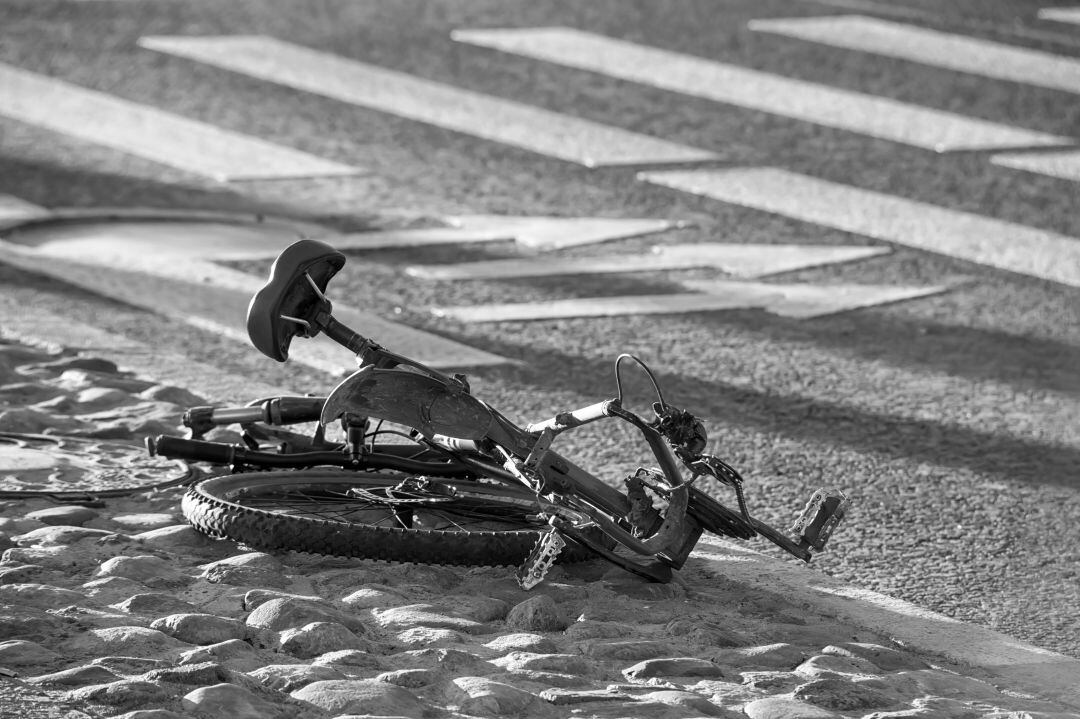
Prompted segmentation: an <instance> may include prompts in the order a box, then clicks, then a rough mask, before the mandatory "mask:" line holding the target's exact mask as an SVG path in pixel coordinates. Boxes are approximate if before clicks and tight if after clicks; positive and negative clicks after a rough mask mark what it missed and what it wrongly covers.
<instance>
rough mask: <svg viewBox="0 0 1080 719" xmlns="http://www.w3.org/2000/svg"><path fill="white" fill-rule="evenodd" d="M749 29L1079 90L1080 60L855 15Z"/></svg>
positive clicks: (760, 23)
mask: <svg viewBox="0 0 1080 719" xmlns="http://www.w3.org/2000/svg"><path fill="white" fill-rule="evenodd" d="M749 27H750V29H751V30H757V31H760V32H768V33H775V34H779V35H784V36H787V37H794V38H798V39H800V40H808V41H811V42H818V43H824V44H826V45H831V46H834V47H840V48H846V49H850V50H861V51H863V52H869V53H874V54H876V55H886V56H889V57H896V58H901V59H903V60H910V61H912V62H916V63H920V64H923V65H930V66H933V67H940V68H945V69H948V70H958V71H960V72H966V73H971V74H974V75H982V76H984V77H989V78H994V79H998V80H1010V81H1012V82H1019V83H1025V84H1028V85H1034V86H1038V87H1046V88H1050V89H1054V90H1064V91H1066V92H1075V93H1080V60H1077V59H1076V58H1071V57H1063V56H1061V55H1054V54H1053V53H1049V52H1041V51H1038V50H1029V49H1027V48H1020V47H1013V46H1011V45H1005V44H1003V43H998V42H993V41H990V40H983V39H981V38H974V37H966V36H963V35H956V34H953V33H947V32H940V31H937V30H929V29H927V28H922V27H918V26H916V25H907V24H904V23H896V22H889V21H886V20H880V19H878V18H871V17H862V16H859V15H843V16H832V17H801V18H779V19H768V20H751V21H750V25H749Z"/></svg>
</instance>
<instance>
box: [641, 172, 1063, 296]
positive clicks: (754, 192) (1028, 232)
mask: <svg viewBox="0 0 1080 719" xmlns="http://www.w3.org/2000/svg"><path fill="white" fill-rule="evenodd" d="M640 176H641V177H642V179H644V180H647V181H648V182H653V183H656V184H658V185H664V186H666V187H672V188H675V189H678V190H683V191H686V192H691V193H694V194H697V195H704V196H706V197H711V198H714V199H717V200H721V201H723V202H730V203H733V204H737V205H743V206H746V207H752V208H755V209H758V210H763V211H765V212H773V213H776V214H780V215H784V216H786V217H792V218H795V219H798V220H803V221H805V222H812V223H815V224H818V225H823V226H826V227H833V228H836V229H838V230H843V231H845V232H853V233H856V234H860V235H864V236H866V237H873V238H875V239H878V240H883V241H886V242H892V243H895V244H898V245H904V246H907V247H914V248H917V249H920V250H926V251H928V252H935V253H938V254H942V255H947V256H949V257H955V258H957V259H961V260H967V261H970V262H976V263H979V264H982V265H987V266H990V267H996V268H999V269H1002V270H1007V271H1009V272H1016V273H1020V274H1024V275H1028V276H1031V277H1038V278H1040V279H1045V280H1052V281H1054V282H1060V283H1062V284H1066V285H1071V286H1073V287H1080V240H1078V239H1077V238H1074V237H1068V236H1065V235H1060V234H1057V233H1054V232H1050V231H1048V230H1040V229H1036V228H1034V227H1028V226H1026V225H1020V224H1016V223H1013V222H1006V221H1004V220H997V219H991V218H988V217H982V216H980V215H976V214H972V213H969V212H960V211H957V210H950V209H947V208H944V207H939V206H936V205H931V204H928V203H925V202H916V201H914V200H908V199H905V198H902V197H896V196H893V195H887V194H883V193H880V192H873V191H870V190H863V189H860V188H857V187H852V186H850V185H842V184H838V183H834V182H827V181H825V180H821V179H818V178H815V177H809V176H807V175H800V174H797V173H794V172H788V171H786V170H781V169H776V168H739V169H732V170H709V171H685V172H648V173H641V175H640Z"/></svg>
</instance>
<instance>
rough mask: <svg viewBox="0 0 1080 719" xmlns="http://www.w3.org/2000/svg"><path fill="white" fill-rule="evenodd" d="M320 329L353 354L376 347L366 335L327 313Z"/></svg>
mask: <svg viewBox="0 0 1080 719" xmlns="http://www.w3.org/2000/svg"><path fill="white" fill-rule="evenodd" d="M320 319H321V318H320ZM322 330H323V332H325V333H326V336H327V337H329V338H330V339H332V340H334V341H335V342H337V343H338V344H339V345H341V346H342V347H344V348H345V349H347V350H349V351H350V352H352V353H353V354H360V353H361V352H363V351H364V350H367V349H369V348H371V347H378V345H377V344H375V343H374V342H372V341H371V340H369V339H368V338H367V337H364V336H363V335H362V334H360V333H359V332H355V331H353V330H352V329H351V328H350V327H348V326H347V325H345V324H343V323H341V322H338V321H337V320H336V319H334V317H333V316H332V315H329V314H327V315H326V319H325V320H324V322H323V323H322Z"/></svg>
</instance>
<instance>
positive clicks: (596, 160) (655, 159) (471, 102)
mask: <svg viewBox="0 0 1080 719" xmlns="http://www.w3.org/2000/svg"><path fill="white" fill-rule="evenodd" d="M139 44H140V45H142V46H143V47H146V48H149V49H151V50H157V51H159V52H164V53H169V54H172V55H178V56H181V57H186V58H188V59H191V60H196V61H199V62H204V63H207V64H210V65H214V66H216V67H221V68H224V69H227V70H232V71H234V72H239V73H243V74H245V75H248V76H250V77H255V78H259V79H262V80H268V81H270V82H275V83H278V84H279V85H285V86H287V87H292V88H295V89H298V90H303V91H305V92H311V93H314V94H317V95H322V96H324V97H329V98H333V99H335V100H340V101H342V102H347V103H350V104H353V105H359V106H361V107H367V108H371V109H374V110H378V111H380V112H387V113H391V114H394V115H399V116H401V117H406V118H409V119H411V120H417V121H419V122H424V123H427V124H429V125H435V126H437V127H443V128H447V129H450V130H454V131H456V132H461V133H464V134H466V135H473V136H475V137H480V138H483V139H487V140H493V141H495V142H501V143H504V144H507V145H513V146H515V147H521V148H524V149H526V150H531V151H533V152H536V153H539V154H541V155H547V156H548V157H555V158H559V159H562V160H568V161H570V162H576V163H579V164H582V165H585V166H587V167H594V166H602V165H634V164H649V163H670V162H693V161H698V160H712V159H716V155H714V154H713V153H711V152H707V151H705V150H699V149H697V148H692V147H687V146H685V145H679V144H676V143H673V142H667V141H666V140H661V139H659V138H656V137H650V136H648V135H641V134H638V133H635V132H630V131H628V130H623V129H620V128H617V127H611V126H609V125H603V124H600V123H597V122H591V121H589V120H583V119H579V118H576V117H571V116H569V115H563V114H560V113H557V112H551V111H549V110H544V109H542V108H538V107H533V106H531V105H526V104H523V103H519V102H513V101H511V100H504V99H501V98H497V97H493V96H491V95H484V94H482V93H478V92H472V91H470V90H463V89H460V88H456V87H454V86H452V85H446V84H443V83H439V82H433V81H431V80H424V79H421V78H418V77H415V76H413V75H408V74H406V73H403V72H397V71H394V70H388V69H386V68H383V67H378V66H376V65H369V64H366V63H362V62H358V61H356V60H350V59H348V58H343V57H338V56H336V55H330V54H328V53H324V52H318V51H315V50H310V49H308V48H306V47H301V46H299V45H293V44H290V43H287V42H282V41H281V40H275V39H274V38H269V37H258V36H231V37H144V38H142V39H141V40H140V41H139Z"/></svg>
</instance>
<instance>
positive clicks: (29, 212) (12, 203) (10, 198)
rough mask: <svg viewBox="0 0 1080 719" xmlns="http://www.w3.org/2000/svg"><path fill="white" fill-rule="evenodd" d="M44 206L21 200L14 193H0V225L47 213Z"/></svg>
mask: <svg viewBox="0 0 1080 719" xmlns="http://www.w3.org/2000/svg"><path fill="white" fill-rule="evenodd" d="M48 212H49V211H48V210H46V209H45V208H44V207H38V206H37V205H35V204H32V203H30V202H27V201H26V200H22V199H20V198H18V197H15V196H14V195H5V194H3V193H0V227H2V226H3V225H4V224H8V223H13V222H22V221H24V220H28V219H30V218H33V217H41V216H43V215H47V214H48Z"/></svg>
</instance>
